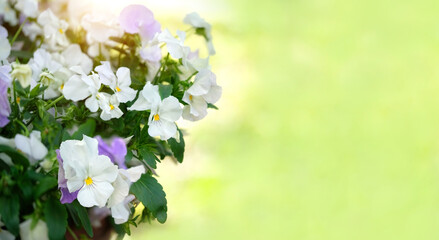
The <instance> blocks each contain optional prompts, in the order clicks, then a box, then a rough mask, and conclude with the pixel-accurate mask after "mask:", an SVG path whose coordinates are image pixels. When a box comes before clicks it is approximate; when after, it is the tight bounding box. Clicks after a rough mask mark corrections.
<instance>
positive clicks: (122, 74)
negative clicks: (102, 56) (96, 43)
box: [95, 61, 137, 103]
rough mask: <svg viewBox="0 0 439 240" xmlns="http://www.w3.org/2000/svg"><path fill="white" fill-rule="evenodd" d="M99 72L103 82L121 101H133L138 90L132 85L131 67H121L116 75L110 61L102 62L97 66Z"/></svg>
mask: <svg viewBox="0 0 439 240" xmlns="http://www.w3.org/2000/svg"><path fill="white" fill-rule="evenodd" d="M95 70H96V72H97V73H98V74H99V77H100V79H101V82H102V83H103V84H104V85H107V86H109V87H110V88H111V89H112V90H113V92H114V94H115V95H116V97H117V100H118V101H119V102H121V103H126V102H129V101H132V100H133V99H134V98H135V97H136V94H137V93H136V91H135V90H134V89H132V88H131V87H130V85H131V76H130V69H128V68H126V67H120V68H119V69H117V72H116V75H114V72H113V70H112V69H111V65H110V62H108V61H106V62H102V65H100V66H97V67H96V68H95Z"/></svg>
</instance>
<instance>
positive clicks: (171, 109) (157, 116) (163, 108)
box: [148, 96, 182, 140]
mask: <svg viewBox="0 0 439 240" xmlns="http://www.w3.org/2000/svg"><path fill="white" fill-rule="evenodd" d="M181 114H182V109H181V106H180V102H179V101H178V100H177V98H175V97H174V96H170V97H167V98H165V99H163V101H161V102H160V103H159V104H157V105H155V106H152V108H151V114H150V115H149V119H148V125H149V127H148V134H149V135H150V136H151V137H156V136H160V139H162V140H168V139H169V138H171V137H174V136H175V134H176V133H177V125H175V121H177V120H178V119H179V118H180V117H181Z"/></svg>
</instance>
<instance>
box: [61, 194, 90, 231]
mask: <svg viewBox="0 0 439 240" xmlns="http://www.w3.org/2000/svg"><path fill="white" fill-rule="evenodd" d="M66 206H67V208H68V209H69V211H70V212H71V213H72V217H73V219H74V220H75V222H77V223H78V222H80V223H81V225H82V227H83V228H84V230H85V231H86V232H87V234H88V236H90V237H91V238H92V237H93V228H92V227H91V223H90V218H89V217H88V213H87V209H86V208H84V207H83V206H81V205H80V204H79V202H78V200H75V201H73V202H72V203H71V204H66ZM78 220H79V221H78Z"/></svg>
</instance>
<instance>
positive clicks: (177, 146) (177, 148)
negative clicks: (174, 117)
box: [168, 129, 185, 163]
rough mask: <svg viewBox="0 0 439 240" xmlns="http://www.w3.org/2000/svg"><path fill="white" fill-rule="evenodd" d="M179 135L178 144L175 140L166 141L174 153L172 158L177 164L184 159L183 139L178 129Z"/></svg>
mask: <svg viewBox="0 0 439 240" xmlns="http://www.w3.org/2000/svg"><path fill="white" fill-rule="evenodd" d="M178 132H179V133H180V134H179V142H177V140H176V139H175V138H170V139H168V143H169V146H170V147H171V150H172V152H173V153H174V157H175V158H176V159H177V161H178V162H179V163H182V162H183V157H184V147H185V143H184V139H183V133H182V132H181V130H180V129H178Z"/></svg>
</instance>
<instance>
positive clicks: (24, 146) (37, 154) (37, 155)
mask: <svg viewBox="0 0 439 240" xmlns="http://www.w3.org/2000/svg"><path fill="white" fill-rule="evenodd" d="M15 145H16V147H17V149H18V150H20V151H21V152H23V153H24V154H26V155H27V157H28V159H29V162H30V163H31V165H33V164H35V163H36V162H37V161H40V160H42V159H43V158H44V157H45V156H46V155H47V153H48V150H47V148H46V146H44V144H43V143H42V142H41V132H39V131H32V132H31V133H30V136H29V137H26V136H23V135H21V134H17V135H16V136H15Z"/></svg>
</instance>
